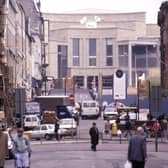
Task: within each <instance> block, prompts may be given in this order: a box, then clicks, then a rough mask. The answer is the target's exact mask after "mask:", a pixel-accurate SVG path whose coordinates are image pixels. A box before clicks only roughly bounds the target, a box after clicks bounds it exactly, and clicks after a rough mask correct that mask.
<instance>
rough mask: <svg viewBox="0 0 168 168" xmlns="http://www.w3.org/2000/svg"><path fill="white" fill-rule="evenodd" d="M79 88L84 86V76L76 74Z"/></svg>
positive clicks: (76, 83)
mask: <svg viewBox="0 0 168 168" xmlns="http://www.w3.org/2000/svg"><path fill="white" fill-rule="evenodd" d="M74 79H75V85H76V87H77V88H80V87H84V76H74Z"/></svg>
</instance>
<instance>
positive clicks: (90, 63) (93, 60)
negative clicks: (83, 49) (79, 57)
mask: <svg viewBox="0 0 168 168" xmlns="http://www.w3.org/2000/svg"><path fill="white" fill-rule="evenodd" d="M89 66H96V57H95V58H94V57H93V58H89Z"/></svg>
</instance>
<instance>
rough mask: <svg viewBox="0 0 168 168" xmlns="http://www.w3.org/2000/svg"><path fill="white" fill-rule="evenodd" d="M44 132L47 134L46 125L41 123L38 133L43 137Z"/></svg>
mask: <svg viewBox="0 0 168 168" xmlns="http://www.w3.org/2000/svg"><path fill="white" fill-rule="evenodd" d="M46 134H47V125H43V126H41V132H40V135H41V137H42V138H44V137H45V135H46Z"/></svg>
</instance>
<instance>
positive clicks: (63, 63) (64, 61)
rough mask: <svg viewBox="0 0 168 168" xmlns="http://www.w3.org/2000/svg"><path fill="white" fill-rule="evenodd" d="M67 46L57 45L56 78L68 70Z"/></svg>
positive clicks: (63, 75) (64, 75) (61, 76)
mask: <svg viewBox="0 0 168 168" xmlns="http://www.w3.org/2000/svg"><path fill="white" fill-rule="evenodd" d="M67 51H68V48H67V46H65V45H58V78H64V77H66V76H67V71H68V69H67V68H68V55H67V54H68V52H67Z"/></svg>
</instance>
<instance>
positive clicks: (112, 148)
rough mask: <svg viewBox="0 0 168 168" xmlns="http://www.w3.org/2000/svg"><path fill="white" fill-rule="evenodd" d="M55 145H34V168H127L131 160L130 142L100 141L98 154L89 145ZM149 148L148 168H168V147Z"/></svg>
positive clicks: (10, 164) (150, 145) (10, 166)
mask: <svg viewBox="0 0 168 168" xmlns="http://www.w3.org/2000/svg"><path fill="white" fill-rule="evenodd" d="M51 142H52V141H51ZM51 142H48V143H47V142H45V143H44V144H40V143H39V142H38V143H37V142H36V143H35V142H32V145H31V146H32V150H33V153H32V157H31V168H37V167H40V168H70V167H73V168H124V163H125V162H126V160H127V148H128V143H127V141H125V142H123V143H122V144H119V143H118V142H117V143H116V141H110V142H109V141H104V142H101V141H100V143H99V145H98V147H97V152H93V151H91V150H90V143H88V142H79V141H78V143H72V142H71V141H70V140H69V143H63V142H56V141H55V142H54V141H53V142H52V143H51ZM147 148H148V161H147V163H146V168H168V144H164V143H160V144H159V146H158V152H155V144H154V143H152V142H151V143H148V145H147ZM13 162H14V161H12V160H10V161H7V162H6V168H13V167H14V166H13V165H14V164H13Z"/></svg>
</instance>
